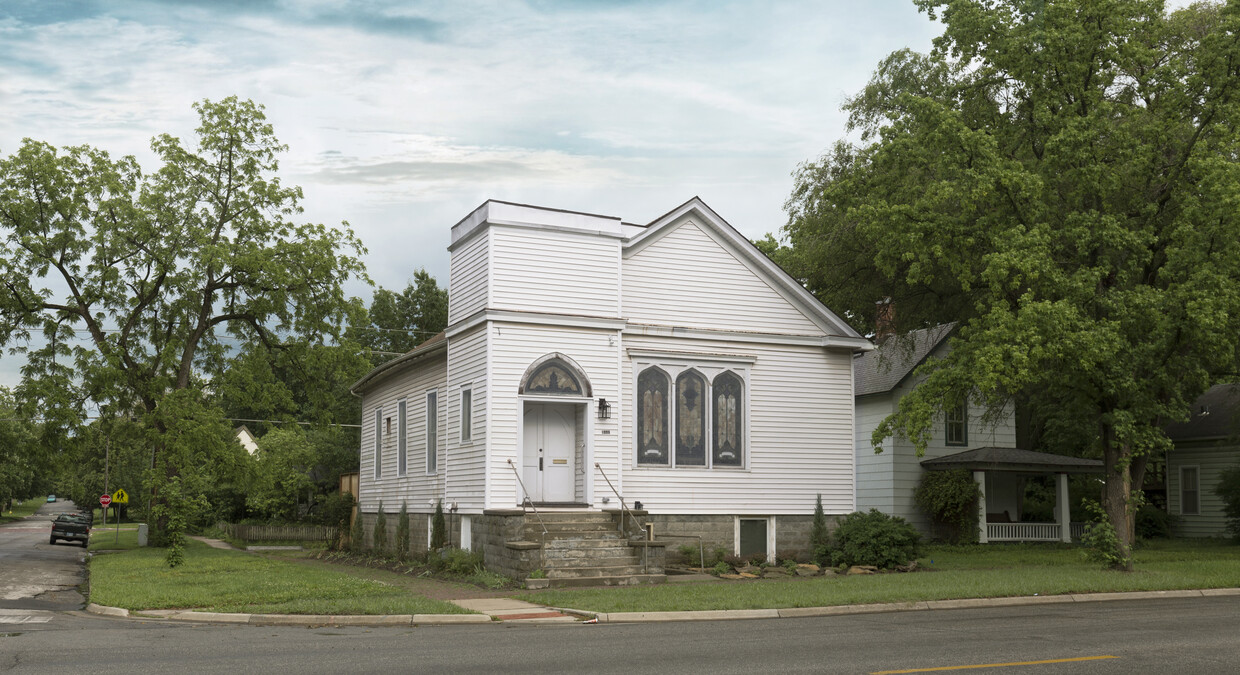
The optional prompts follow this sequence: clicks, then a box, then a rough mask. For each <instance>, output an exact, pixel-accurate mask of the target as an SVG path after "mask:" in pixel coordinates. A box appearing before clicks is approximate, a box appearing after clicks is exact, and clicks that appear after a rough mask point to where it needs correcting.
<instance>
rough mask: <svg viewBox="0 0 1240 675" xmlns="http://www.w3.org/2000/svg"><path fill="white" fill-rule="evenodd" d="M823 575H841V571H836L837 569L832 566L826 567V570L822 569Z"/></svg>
mask: <svg viewBox="0 0 1240 675" xmlns="http://www.w3.org/2000/svg"><path fill="white" fill-rule="evenodd" d="M822 576H824V577H838V576H839V572H836V571H835V570H833V569H831V568H827V569H825V570H823V571H822Z"/></svg>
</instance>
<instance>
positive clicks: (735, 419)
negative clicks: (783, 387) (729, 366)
mask: <svg viewBox="0 0 1240 675" xmlns="http://www.w3.org/2000/svg"><path fill="white" fill-rule="evenodd" d="M711 403H712V405H713V406H714V407H713V409H712V413H713V415H712V419H713V426H714V438H713V440H714V443H713V445H712V455H711V460H712V462H713V464H714V465H715V466H741V465H742V464H743V463H744V457H745V454H744V453H745V433H744V432H745V383H744V382H743V381H742V380H741V378H740V377H738V376H737V375H736V373H733V372H731V371H727V370H725V371H723V372H722V373H719V374H718V375H716V376H715V381H714V385H713V386H712V387H711Z"/></svg>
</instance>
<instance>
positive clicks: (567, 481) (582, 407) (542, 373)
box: [518, 353, 592, 504]
mask: <svg viewBox="0 0 1240 675" xmlns="http://www.w3.org/2000/svg"><path fill="white" fill-rule="evenodd" d="M518 394H519V395H520V398H521V401H522V404H521V405H522V415H521V419H522V431H521V439H522V449H521V469H522V471H521V480H522V482H523V484H524V487H525V492H526V494H525V495H524V497H523V499H528V500H529V501H531V502H534V503H543V504H580V503H582V502H584V501H585V498H586V495H585V494H584V493H585V485H584V483H585V481H584V480H582V479H581V476H582V470H581V469H582V467H583V466H585V464H586V457H585V455H586V450H587V448H586V446H587V442H586V439H587V431H588V430H587V429H586V426H587V424H588V421H589V417H588V409H589V406H590V402H591V400H592V399H591V396H592V394H591V389H590V382H589V380H588V379H586V376H585V374H584V373H583V372H582V370H581V368H580V367H578V366H577V364H576V363H574V362H573V360H572V359H570V358H568V357H567V356H565V355H563V354H559V353H553V354H548V355H546V356H544V357H542V358H540V359H538V360H537V361H535V362H534V364H533V365H531V366H530V367H529V369H528V370H526V372H525V376H524V377H522V378H521V385H520V388H519V389H518Z"/></svg>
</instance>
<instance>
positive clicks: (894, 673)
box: [870, 656, 1119, 675]
mask: <svg viewBox="0 0 1240 675" xmlns="http://www.w3.org/2000/svg"><path fill="white" fill-rule="evenodd" d="M1118 658H1119V657H1118V656H1078V657H1075V658H1071V659H1048V660H1046V661H1012V662H1011V663H977V664H973V665H968V666H939V667H937V668H910V669H909V670H880V671H877V672H874V673H870V675H901V674H902V673H934V672H942V671H945V670H973V669H975V668H1006V667H1007V666H1039V665H1042V664H1044V663H1073V662H1075V661H1101V660H1102V659H1118Z"/></svg>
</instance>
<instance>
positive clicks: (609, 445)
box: [488, 323, 619, 508]
mask: <svg viewBox="0 0 1240 675" xmlns="http://www.w3.org/2000/svg"><path fill="white" fill-rule="evenodd" d="M491 331H492V334H491V358H492V364H491V385H492V392H493V396H492V399H491V415H492V418H491V444H490V445H491V487H490V497H491V501H490V504H489V505H488V506H489V507H490V508H511V507H513V506H515V505H516V504H518V503H519V502H520V501H521V498H520V495H521V490H520V487H519V485H518V483H517V479H516V476H515V474H514V473H513V470H512V468H511V467H510V466H509V465H508V461H507V460H509V459H511V460H512V461H513V463H514V464H515V465H516V466H517V468H518V469H520V466H521V456H520V454H519V452H520V447H521V439H520V434H521V425H522V420H521V417H522V414H523V409H524V404H523V402H522V401H521V399H519V398H518V396H517V389H518V388H519V386H520V384H521V378H522V377H523V376H524V375H525V373H526V371H527V370H528V369H529V367H530V366H531V365H532V364H533V363H534V362H535V361H538V360H539V359H540V358H542V357H543V356H546V355H548V354H552V353H556V352H559V353H561V354H564V355H566V356H568V357H569V358H571V359H572V360H573V361H574V362H575V363H576V364H577V365H578V366H580V367H581V369H582V370H583V371H584V375H585V377H586V378H587V379H588V380H589V383H590V386H591V387H592V389H593V391H592V398H593V399H594V400H597V399H599V398H606V399H607V400H609V401H614V400H615V399H616V398H617V397H618V394H619V380H618V373H617V365H618V364H617V346H615V345H613V342H617V341H616V340H615V337H616V333H615V332H614V331H605V330H594V329H585V328H581V329H578V328H560V327H550V326H532V325H521V324H509V323H496V324H494V325H493V327H492V328H491ZM609 338H610V339H609ZM579 421H580V422H581V423H583V424H584V423H585V422H590V424H592V425H593V427H594V434H593V437H592V440H593V443H592V446H591V447H592V448H593V453H594V457H595V459H594V460H593V461H601V459H600V458H613V459H612V461H614V457H615V456H616V453H617V447H618V444H619V440H618V439H619V437H618V435H617V432H616V429H615V424H616V420H615V419H614V418H613V419H612V420H609V421H606V422H603V421H599V420H584V419H581V420H579ZM604 429H606V430H609V431H610V433H608V434H603V433H602V432H603V430H604ZM577 468H578V472H579V476H588V475H592V474H593V473H594V465H593V463H592V461H582V462H581V463H580V464H579V465H578V467H577ZM582 480H584V479H582ZM581 496H583V497H584V495H581ZM594 496H595V501H596V502H597V500H598V499H599V498H600V497H602V496H603V494H602V493H600V492H599V491H598V488H597V486H596V488H595V494H594Z"/></svg>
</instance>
